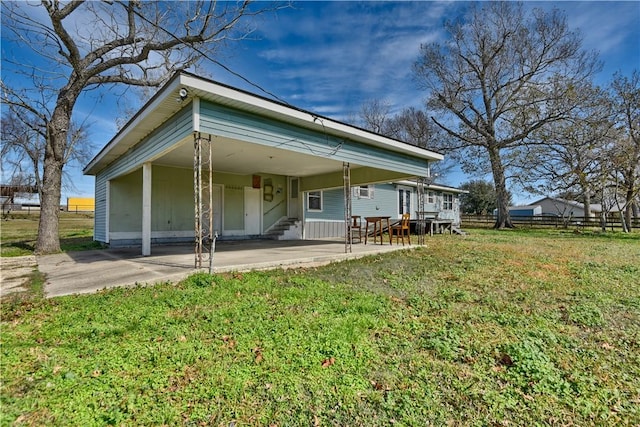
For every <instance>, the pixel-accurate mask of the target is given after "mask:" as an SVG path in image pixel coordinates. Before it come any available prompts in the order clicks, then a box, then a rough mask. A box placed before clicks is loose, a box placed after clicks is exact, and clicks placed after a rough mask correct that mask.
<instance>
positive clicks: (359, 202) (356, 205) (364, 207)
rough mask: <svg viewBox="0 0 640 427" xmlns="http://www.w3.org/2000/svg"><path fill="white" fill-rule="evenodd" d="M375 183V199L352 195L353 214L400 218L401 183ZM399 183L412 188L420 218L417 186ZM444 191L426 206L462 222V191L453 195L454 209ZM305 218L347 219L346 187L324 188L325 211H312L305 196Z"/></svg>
mask: <svg viewBox="0 0 640 427" xmlns="http://www.w3.org/2000/svg"><path fill="white" fill-rule="evenodd" d="M373 187H374V191H373V198H371V199H365V198H362V199H361V198H358V197H357V196H356V195H352V198H351V212H352V215H359V216H361V217H362V218H365V217H367V216H390V217H391V219H399V218H400V213H399V206H398V204H399V200H398V185H396V184H376V185H374V186H373ZM399 187H400V188H403V189H405V190H406V189H411V218H412V219H416V218H417V215H416V211H417V210H418V196H417V189H416V188H411V187H410V186H405V185H400V186H399ZM442 195H443V192H441V191H435V192H434V196H435V197H434V198H435V200H434V202H435V203H426V204H425V210H426V211H428V212H438V218H440V219H452V220H453V221H454V223H456V224H459V223H460V202H459V197H458V195H457V194H454V195H453V210H443V208H442V207H443V196H442ZM305 219H306V220H310V221H344V196H343V191H342V189H335V190H328V191H324V192H323V211H322V212H313V211H309V210H308V209H307V200H306V196H305ZM325 237H326V236H325Z"/></svg>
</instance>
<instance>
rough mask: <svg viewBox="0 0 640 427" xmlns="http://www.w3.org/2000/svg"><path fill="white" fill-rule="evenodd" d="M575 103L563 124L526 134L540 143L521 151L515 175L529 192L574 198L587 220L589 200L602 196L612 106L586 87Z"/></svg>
mask: <svg viewBox="0 0 640 427" xmlns="http://www.w3.org/2000/svg"><path fill="white" fill-rule="evenodd" d="M575 92H576V94H578V92H579V96H580V99H581V101H580V103H579V104H578V105H576V107H575V108H574V109H573V110H571V111H570V112H569V113H568V114H567V116H566V118H565V119H563V120H558V121H556V122H553V123H549V124H548V125H547V126H545V127H542V128H540V129H539V130H538V131H536V132H534V133H533V134H532V135H531V137H530V138H531V139H533V140H535V141H537V142H540V144H530V145H528V146H527V147H526V150H525V151H526V157H525V161H524V166H525V169H526V170H524V171H521V172H520V173H518V175H519V176H520V178H521V179H522V180H523V181H525V182H529V183H530V184H529V186H528V188H527V189H528V190H529V192H532V193H541V194H547V195H548V194H559V193H561V194H573V195H574V196H573V198H578V199H580V201H582V202H583V205H584V217H585V218H586V217H588V216H590V212H591V198H592V197H593V196H594V195H596V194H600V193H601V188H600V185H602V184H603V183H604V180H603V179H602V175H603V173H605V171H606V168H605V165H604V163H603V160H604V159H605V158H606V154H605V151H606V150H607V147H608V145H609V141H610V140H611V130H612V121H611V108H612V107H611V102H610V98H609V97H608V96H607V94H606V93H605V92H604V91H603V90H601V89H600V88H597V87H593V86H591V85H586V86H584V87H583V88H581V89H580V90H578V89H577V88H576V91H575Z"/></svg>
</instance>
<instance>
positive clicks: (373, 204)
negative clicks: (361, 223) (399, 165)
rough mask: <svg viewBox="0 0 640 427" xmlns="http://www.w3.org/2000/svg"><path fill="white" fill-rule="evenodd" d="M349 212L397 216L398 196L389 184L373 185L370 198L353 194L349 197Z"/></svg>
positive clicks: (363, 215)
mask: <svg viewBox="0 0 640 427" xmlns="http://www.w3.org/2000/svg"><path fill="white" fill-rule="evenodd" d="M351 212H352V213H353V215H360V216H361V217H363V218H364V217H367V216H390V217H391V218H396V217H397V216H398V196H397V193H396V190H395V186H394V185H391V184H376V185H374V191H373V198H372V199H359V198H358V197H356V196H353V197H352V199H351Z"/></svg>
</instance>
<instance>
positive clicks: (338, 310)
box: [0, 230, 640, 426]
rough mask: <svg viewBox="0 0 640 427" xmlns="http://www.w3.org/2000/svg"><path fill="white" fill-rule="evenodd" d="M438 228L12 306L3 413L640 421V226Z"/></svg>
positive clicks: (160, 418) (409, 421) (293, 421)
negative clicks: (423, 241) (371, 245)
mask: <svg viewBox="0 0 640 427" xmlns="http://www.w3.org/2000/svg"><path fill="white" fill-rule="evenodd" d="M427 242H428V246H427V247H425V248H417V249H416V248H414V249H411V250H407V251H405V252H398V253H393V254H388V255H380V256H373V257H369V258H365V259H361V260H357V261H349V262H343V263H336V264H332V265H329V266H326V267H321V268H313V269H300V270H291V271H273V272H260V273H243V274H239V273H238V274H232V275H224V276H214V277H211V276H208V275H196V276H192V277H191V278H189V279H188V280H186V281H184V282H182V283H178V284H165V285H160V286H155V287H139V288H135V289H117V290H111V291H104V292H101V293H99V294H96V295H89V296H75V297H62V298H55V299H51V300H39V299H25V300H20V301H14V302H13V303H5V304H3V307H2V329H1V332H0V334H1V338H2V355H1V356H2V358H1V363H2V365H1V374H2V385H1V402H0V403H1V407H0V408H1V410H0V414H1V415H0V417H1V418H0V424H1V425H11V424H15V425H73V426H79V425H82V426H91V425H108V424H114V425H189V426H191V425H194V426H198V425H214V426H218V425H219V426H230V425H235V426H244V425H265V426H271V425H274V426H288V425H293V426H297V425H302V426H315V425H318V426H327V425H328V426H330V425H338V426H343V425H349V426H376V425H380V426H388V425H392V424H393V425H416V426H424V425H483V426H484V425H518V426H524V425H526V426H529V425H535V424H541V425H580V426H585V425H638V424H640V235H639V234H638V233H635V234H631V235H622V234H615V235H614V234H605V235H597V234H591V233H583V234H573V233H571V232H564V233H563V232H557V231H535V232H532V231H506V232H496V231H488V230H487V231H473V232H472V233H471V234H470V235H469V236H467V237H465V238H462V237H456V236H434V237H433V238H429V239H428V240H427ZM96 280H99V278H96Z"/></svg>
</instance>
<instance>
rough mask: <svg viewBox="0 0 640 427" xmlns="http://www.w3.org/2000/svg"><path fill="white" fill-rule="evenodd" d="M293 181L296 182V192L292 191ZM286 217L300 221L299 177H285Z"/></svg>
mask: <svg viewBox="0 0 640 427" xmlns="http://www.w3.org/2000/svg"><path fill="white" fill-rule="evenodd" d="M293 181H297V190H298V191H297V192H296V193H295V197H294V192H293V191H292V189H293V185H292V183H293ZM287 217H289V218H295V219H300V177H298V176H288V177H287Z"/></svg>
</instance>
